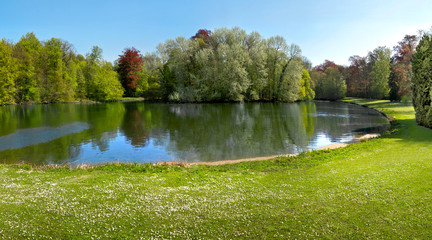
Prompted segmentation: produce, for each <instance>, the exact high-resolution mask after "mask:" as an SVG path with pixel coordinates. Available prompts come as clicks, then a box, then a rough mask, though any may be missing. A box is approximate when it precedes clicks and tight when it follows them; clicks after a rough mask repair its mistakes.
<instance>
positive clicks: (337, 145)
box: [152, 133, 381, 167]
mask: <svg viewBox="0 0 432 240" xmlns="http://www.w3.org/2000/svg"><path fill="white" fill-rule="evenodd" d="M380 136H381V134H379V133H368V134H365V135H362V136H360V137H356V138H354V139H353V140H351V141H349V142H343V143H334V144H330V145H327V146H324V147H320V148H318V149H314V150H312V151H322V150H332V149H337V148H343V147H347V146H348V145H351V144H356V143H359V142H361V141H365V140H369V139H373V138H378V137H380ZM299 154H300V153H294V154H283V155H271V156H264V157H254V158H241V159H228V160H220V161H214V162H193V163H187V162H157V163H153V164H152V165H168V166H179V165H181V166H185V167H188V166H192V165H205V166H219V165H225V164H235V163H241V162H255V161H265V160H270V159H273V158H277V157H296V156H298V155H299Z"/></svg>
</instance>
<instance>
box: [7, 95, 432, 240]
mask: <svg viewBox="0 0 432 240" xmlns="http://www.w3.org/2000/svg"><path fill="white" fill-rule="evenodd" d="M347 101H352V102H356V103H360V104H367V105H369V106H371V107H374V108H377V109H379V110H381V111H383V112H385V113H387V114H389V115H392V116H394V117H395V119H396V120H397V124H396V125H395V126H396V128H395V129H394V133H393V134H391V135H387V136H384V137H381V138H379V139H372V140H368V141H366V142H362V143H359V144H354V145H350V146H348V147H346V148H341V149H335V150H331V151H319V152H311V153H306V154H301V155H300V156H298V157H292V158H277V159H273V160H268V161H259V162H244V163H238V164H232V165H222V166H191V167H188V168H185V167H176V166H151V165H107V166H102V167H97V168H93V169H86V170H82V169H75V170H69V169H63V168H57V169H45V170H36V169H31V168H30V167H29V166H25V165H22V166H5V165H3V166H0V202H1V203H0V238H6V239H7V238H13V239H16V238H32V239H38V238H50V237H51V238H54V239H62V238H65V239H66V238H78V239H87V238H89V239H90V238H95V239H98V238H119V239H123V238H132V239H136V238H144V239H149V238H154V239H156V238H157V239H165V238H180V239H185V238H193V239H198V238H211V239H217V238H256V239H266V238H267V239H273V238H283V239H286V238H297V239H313V238H331V239H340V238H353V239H359V238H361V239H364V238H372V239H377V238H387V239H389V238H391V239H393V238H402V239H413V238H418V239H428V238H431V237H432V148H431V142H432V130H429V129H425V128H423V127H419V126H417V125H416V123H415V119H414V110H413V108H412V107H411V106H407V105H404V104H400V103H389V102H387V101H369V100H362V99H347Z"/></svg>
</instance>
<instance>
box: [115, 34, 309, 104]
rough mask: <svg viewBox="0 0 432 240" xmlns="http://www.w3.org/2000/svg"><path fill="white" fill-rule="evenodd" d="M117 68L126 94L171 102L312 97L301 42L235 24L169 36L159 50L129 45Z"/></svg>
mask: <svg viewBox="0 0 432 240" xmlns="http://www.w3.org/2000/svg"><path fill="white" fill-rule="evenodd" d="M116 69H117V71H118V72H119V76H120V80H121V82H122V83H123V87H124V88H125V90H126V94H127V95H128V96H144V97H146V98H159V99H163V100H166V101H174V102H202V101H206V102H207V101H255V100H264V101H288V102H292V101H297V100H303V99H313V98H314V91H313V90H312V84H311V79H310V77H309V74H308V72H307V71H304V70H303V60H302V56H301V50H300V48H299V46H297V45H295V44H287V43H286V41H285V39H284V38H282V37H280V36H276V37H271V38H269V39H263V38H262V37H261V36H260V35H259V34H258V33H257V32H252V33H250V34H247V33H246V32H245V31H244V30H242V29H240V28H237V27H236V28H232V29H226V28H221V29H216V30H215V31H214V32H211V31H209V30H199V31H198V32H197V34H196V35H194V36H192V37H191V38H189V39H187V38H184V37H178V38H176V39H175V40H172V39H170V40H168V41H166V42H165V43H163V44H160V45H159V46H158V53H157V54H156V53H154V54H146V55H145V56H142V55H141V54H140V53H139V51H138V50H136V49H134V48H127V49H126V50H125V51H124V52H123V54H122V55H120V58H119V59H118V60H117V61H116Z"/></svg>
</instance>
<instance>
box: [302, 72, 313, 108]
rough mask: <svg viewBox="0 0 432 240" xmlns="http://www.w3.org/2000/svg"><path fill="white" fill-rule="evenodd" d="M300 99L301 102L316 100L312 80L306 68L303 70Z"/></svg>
mask: <svg viewBox="0 0 432 240" xmlns="http://www.w3.org/2000/svg"><path fill="white" fill-rule="evenodd" d="M299 98H300V100H312V99H314V98H315V91H314V90H313V89H312V79H311V77H310V76H309V72H308V70H306V69H305V68H303V73H302V78H301V83H300V92H299Z"/></svg>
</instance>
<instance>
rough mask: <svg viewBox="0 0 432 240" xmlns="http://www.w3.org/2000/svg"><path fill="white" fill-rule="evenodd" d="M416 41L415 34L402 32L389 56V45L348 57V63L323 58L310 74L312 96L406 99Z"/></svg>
mask: <svg viewBox="0 0 432 240" xmlns="http://www.w3.org/2000/svg"><path fill="white" fill-rule="evenodd" d="M417 43H418V37H417V36H415V35H406V36H405V37H404V39H403V40H402V41H401V42H399V43H398V45H397V46H395V47H394V48H393V55H392V51H391V50H390V49H389V48H387V47H378V48H376V49H374V50H373V51H371V52H369V54H368V55H367V56H365V57H360V56H357V55H355V56H351V57H350V58H349V61H350V65H349V66H341V65H338V64H336V63H334V62H332V61H329V60H326V61H325V62H324V63H322V64H320V65H317V66H315V67H314V68H313V69H312V70H311V73H310V74H311V77H312V80H313V83H314V86H315V88H314V89H315V91H316V98H317V99H333V100H336V99H342V98H344V97H345V96H350V97H362V98H373V99H390V100H392V101H400V100H402V99H403V100H406V101H409V100H410V99H411V98H412V94H411V79H412V59H413V54H414V53H415V49H416V46H417Z"/></svg>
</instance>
